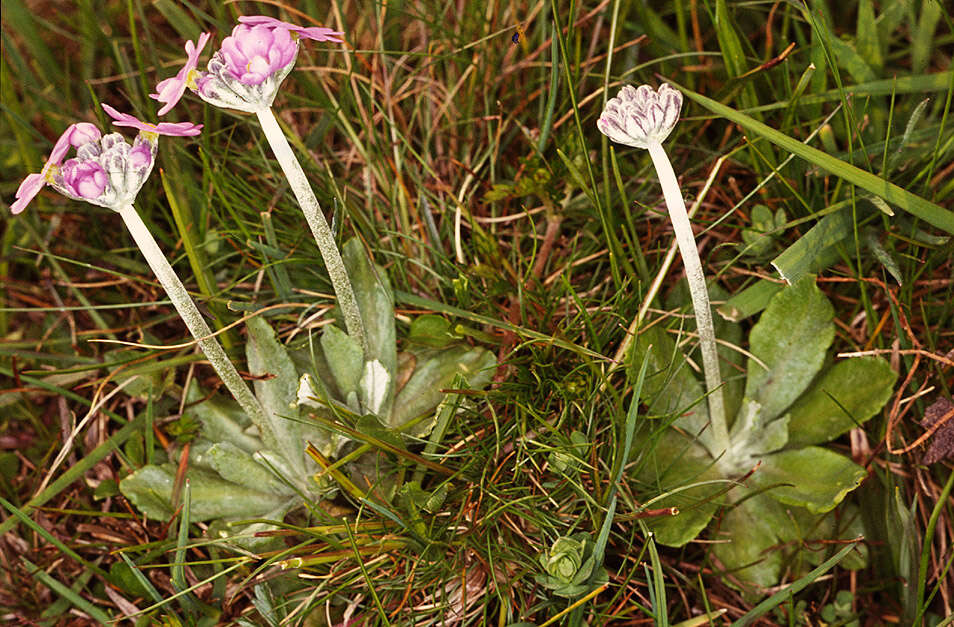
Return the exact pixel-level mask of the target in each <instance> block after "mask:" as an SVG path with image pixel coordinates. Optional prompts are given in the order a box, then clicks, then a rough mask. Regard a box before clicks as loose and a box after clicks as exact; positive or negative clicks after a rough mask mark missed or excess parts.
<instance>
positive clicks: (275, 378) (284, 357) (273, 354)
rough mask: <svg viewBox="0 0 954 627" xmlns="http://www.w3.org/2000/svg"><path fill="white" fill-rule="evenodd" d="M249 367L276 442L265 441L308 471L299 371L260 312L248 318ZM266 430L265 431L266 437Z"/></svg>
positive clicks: (298, 470) (295, 467)
mask: <svg viewBox="0 0 954 627" xmlns="http://www.w3.org/2000/svg"><path fill="white" fill-rule="evenodd" d="M245 326H246V328H248V339H249V341H248V344H247V345H246V346H245V351H246V354H247V358H248V367H249V370H251V371H252V374H254V375H256V376H257V377H263V378H258V379H256V380H255V396H257V397H258V400H259V401H261V403H262V407H264V408H265V414H266V418H267V419H268V421H269V427H270V428H271V431H272V436H273V437H274V439H275V441H274V442H269V441H268V440H266V441H265V445H266V446H267V447H268V448H269V449H271V450H272V451H275V452H278V453H281V455H283V456H284V457H285V459H286V460H288V464H289V466H290V467H291V469H292V470H293V471H294V472H296V473H298V474H301V475H303V474H304V473H305V457H304V456H305V444H304V439H303V438H302V436H301V429H300V427H299V422H298V403H297V401H298V372H297V371H296V370H295V364H294V363H293V362H292V360H291V357H289V356H288V351H287V350H285V347H284V346H283V345H282V344H281V343H279V341H278V340H277V339H276V338H275V332H274V331H273V330H272V327H271V326H269V324H268V322H266V321H265V320H264V319H263V318H262V317H261V316H253V317H251V318H249V319H248V320H246V322H245ZM264 437H265V434H263V438H264Z"/></svg>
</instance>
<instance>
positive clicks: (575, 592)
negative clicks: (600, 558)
mask: <svg viewBox="0 0 954 627" xmlns="http://www.w3.org/2000/svg"><path fill="white" fill-rule="evenodd" d="M593 546H594V545H593V540H591V539H590V537H589V535H587V534H586V533H583V532H580V533H575V534H573V535H572V536H562V537H560V538H557V539H556V540H555V541H554V542H553V545H552V546H550V548H549V549H547V550H546V551H543V552H542V553H540V556H539V560H540V567H541V568H542V569H543V572H544V574H543V575H537V577H536V581H537V583H539V584H540V585H541V586H543V587H544V588H547V589H548V590H550V591H551V592H552V593H553V594H555V595H556V596H559V597H575V596H579V595H581V594H584V593H586V592H589V591H590V590H591V589H592V588H595V587H597V586H599V585H602V584H603V583H605V582H606V573H605V572H603V571H602V570H600V571H599V572H597V568H598V567H597V562H596V558H595V557H594V555H593ZM594 573H596V574H597V576H596V579H597V580H598V581H597V582H596V583H595V584H594V583H591V582H590V579H591V577H592V575H593V574H594Z"/></svg>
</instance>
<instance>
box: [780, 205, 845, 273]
mask: <svg viewBox="0 0 954 627" xmlns="http://www.w3.org/2000/svg"><path fill="white" fill-rule="evenodd" d="M852 232H853V221H852V217H851V211H850V210H848V209H841V210H840V211H836V212H835V213H830V214H828V215H827V216H825V217H824V218H822V219H821V220H819V221H818V223H817V224H816V225H815V226H813V227H812V228H810V229H809V230H808V232H807V233H805V234H804V235H802V236H801V237H799V238H798V239H797V240H796V241H795V243H794V244H792V245H791V246H789V247H788V248H786V249H785V250H784V251H782V253H781V254H780V255H779V256H778V257H776V258H775V259H773V260H772V265H773V266H774V267H775V269H776V270H778V273H779V274H780V275H782V278H783V279H785V280H786V281H787V282H788V283H797V282H798V281H800V280H801V279H802V277H804V276H807V275H808V273H810V272H817V271H818V270H821V269H823V268H826V267H828V266H829V265H831V264H832V263H834V262H835V261H836V260H837V259H838V248H837V246H838V244H839V242H841V241H843V240H844V239H845V238H847V237H848V236H849V235H851V234H852Z"/></svg>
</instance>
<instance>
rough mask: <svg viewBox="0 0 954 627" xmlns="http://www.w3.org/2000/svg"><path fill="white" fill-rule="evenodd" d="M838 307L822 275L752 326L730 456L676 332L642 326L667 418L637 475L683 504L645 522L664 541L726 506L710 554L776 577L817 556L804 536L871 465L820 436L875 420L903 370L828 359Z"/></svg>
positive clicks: (797, 287)
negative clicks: (820, 282) (718, 439)
mask: <svg viewBox="0 0 954 627" xmlns="http://www.w3.org/2000/svg"><path fill="white" fill-rule="evenodd" d="M833 316H834V310H833V308H832V306H831V303H830V302H829V301H828V299H827V298H826V297H825V295H824V294H822V292H821V291H820V290H819V289H818V288H817V286H816V285H815V281H814V277H805V278H804V279H802V280H800V281H798V282H797V283H795V284H794V285H791V286H788V287H786V288H785V289H783V290H782V291H780V292H779V293H778V294H777V295H776V296H775V297H774V298H773V299H772V301H771V303H770V304H769V306H768V308H766V310H765V312H764V313H763V314H762V317H761V318H760V320H759V322H758V324H756V325H755V326H754V327H753V328H752V331H751V333H750V335H749V358H748V363H747V366H746V382H745V394H744V397H743V399H742V402H741V403H740V404H739V408H738V410H737V412H736V416H735V419H734V420H733V421H732V426H731V429H730V433H729V440H730V446H729V448H728V450H726V451H725V453H724V454H722V455H718V454H716V453H715V451H714V447H713V442H712V440H711V437H709V436H707V432H708V425H707V413H706V406H705V404H704V403H703V402H702V400H703V399H702V386H701V384H700V383H699V382H698V381H697V380H696V379H695V376H694V375H693V374H692V372H691V371H690V370H689V369H688V365H687V363H686V361H685V358H684V357H683V356H682V355H681V354H680V353H679V351H678V350H677V349H676V345H675V342H674V341H673V340H672V339H671V338H670V337H669V335H668V334H667V333H666V332H665V331H664V330H662V329H661V328H660V327H659V326H658V325H656V326H654V327H650V329H649V330H648V331H647V332H645V333H643V334H641V336H640V337H639V338H638V341H637V343H636V349H635V350H636V351H637V355H638V358H639V359H642V358H648V359H649V360H650V365H649V376H648V378H647V380H646V383H645V384H644V387H643V400H644V402H646V403H647V405H648V407H649V416H650V418H653V417H655V418H657V419H660V423H659V428H658V429H657V430H656V433H655V435H654V436H653V437H654V438H655V439H656V443H655V445H654V446H647V447H646V448H647V449H651V450H653V453H652V454H650V455H649V456H647V457H645V458H644V459H641V460H640V462H639V463H638V464H637V468H638V469H637V471H636V479H637V480H638V482H639V483H640V487H641V491H642V493H643V494H644V495H645V496H647V497H649V498H647V499H646V500H647V501H648V503H647V504H646V507H647V508H653V509H655V508H662V507H677V508H678V509H679V512H680V513H679V514H678V515H676V516H674V517H667V518H664V519H651V520H650V522H649V523H648V524H649V526H650V528H651V529H652V530H653V531H654V532H655V533H656V536H657V539H658V541H659V542H660V543H662V544H666V545H669V546H682V545H683V544H686V543H687V542H690V541H691V540H693V539H694V538H695V537H696V536H697V535H698V534H699V533H701V532H702V531H703V530H704V529H705V528H706V527H707V526H709V523H710V521H711V519H712V517H713V515H714V514H715V512H716V511H717V510H718V509H719V507H720V506H726V513H725V515H724V516H723V517H722V518H721V521H720V525H719V528H718V532H717V534H716V536H717V538H718V539H719V540H722V542H719V543H716V544H714V545H713V548H712V553H713V556H714V557H715V558H716V560H717V561H718V562H719V563H721V564H722V566H724V567H725V568H726V570H728V571H731V572H732V574H733V576H734V577H735V578H736V580H737V581H739V582H741V583H743V584H754V585H757V586H771V585H775V584H776V583H778V580H779V578H780V577H781V575H782V572H783V571H782V564H783V563H784V564H791V563H792V560H795V561H796V562H798V561H799V560H800V559H801V562H804V563H806V564H807V563H810V562H811V560H807V559H802V557H800V555H799V553H800V551H801V549H802V547H803V546H804V543H805V542H806V541H807V540H809V539H812V538H815V539H818V538H819V536H817V535H813V534H817V533H818V530H825V529H830V526H825V525H824V524H822V521H824V520H826V515H827V514H828V513H829V512H831V511H832V510H833V509H834V508H835V507H836V506H837V505H838V504H839V503H841V502H842V500H843V499H844V498H845V496H846V495H847V494H848V493H849V492H851V491H852V490H854V489H855V488H857V487H858V485H860V483H861V481H862V480H863V479H864V477H865V476H866V472H865V470H864V469H863V468H861V467H860V466H858V465H857V464H855V463H854V462H852V461H851V460H850V459H848V458H847V457H845V456H844V455H841V454H840V453H837V452H835V451H832V450H830V449H828V448H823V447H821V446H817V445H818V444H824V443H826V442H829V441H831V440H832V439H834V438H837V437H838V436H840V435H842V434H843V433H845V432H847V431H848V430H849V429H851V428H852V427H854V426H856V425H860V424H862V423H864V422H865V421H866V420H868V419H870V418H871V417H872V416H873V415H874V414H875V413H876V412H877V411H878V410H880V409H881V408H882V407H883V406H884V404H885V402H887V400H888V398H889V396H890V394H891V390H892V387H893V385H894V382H895V379H896V374H895V373H894V371H892V370H891V368H890V366H889V365H888V364H887V362H885V361H884V360H882V359H877V358H862V359H849V360H844V361H841V362H838V363H836V364H834V365H833V366H829V367H827V368H826V367H825V366H824V365H825V361H826V355H827V352H828V349H829V347H830V345H831V343H832V341H833V338H834V323H833V321H832V320H833ZM650 347H651V349H650ZM663 419H665V420H668V421H669V422H668V424H669V425H670V426H666V424H667V423H664V422H661V420H663ZM790 572H791V571H790Z"/></svg>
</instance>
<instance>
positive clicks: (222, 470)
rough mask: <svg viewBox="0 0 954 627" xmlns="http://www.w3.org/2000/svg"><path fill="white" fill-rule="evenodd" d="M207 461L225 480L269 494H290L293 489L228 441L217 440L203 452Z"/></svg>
mask: <svg viewBox="0 0 954 627" xmlns="http://www.w3.org/2000/svg"><path fill="white" fill-rule="evenodd" d="M205 454H206V455H207V456H208V458H209V463H210V464H211V465H212V468H213V469H215V471H216V472H217V473H219V475H220V476H221V477H222V478H223V479H225V480H226V481H231V482H232V483H237V484H238V485H241V486H245V487H246V488H252V489H253V490H258V491H261V492H267V493H269V494H285V495H291V494H293V493H294V490H292V488H291V487H290V486H288V485H287V484H285V483H283V482H282V481H281V480H280V479H279V478H278V477H276V476H275V473H273V472H272V471H271V470H269V469H267V468H265V467H264V466H262V465H261V464H259V463H258V462H257V461H255V459H254V458H253V457H252V456H251V455H249V454H248V453H247V452H245V451H243V450H242V449H240V448H238V447H237V446H235V445H234V444H230V443H229V442H217V443H215V444H213V445H212V446H211V447H209V449H208V450H207V451H206V453H205Z"/></svg>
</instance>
